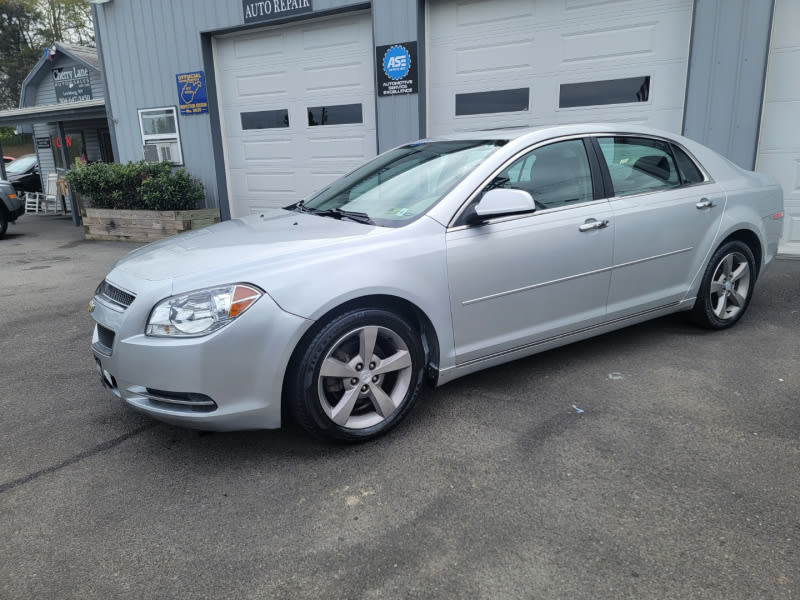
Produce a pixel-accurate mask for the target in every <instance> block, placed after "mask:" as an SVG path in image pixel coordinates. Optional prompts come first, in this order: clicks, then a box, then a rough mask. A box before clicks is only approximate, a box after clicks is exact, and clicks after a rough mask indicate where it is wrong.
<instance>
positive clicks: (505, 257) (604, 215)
mask: <svg viewBox="0 0 800 600" xmlns="http://www.w3.org/2000/svg"><path fill="white" fill-rule="evenodd" d="M588 156H589V155H587V152H586V148H585V145H584V141H583V140H582V139H569V140H563V141H558V142H554V143H550V144H546V145H543V146H539V147H536V148H533V149H532V150H530V151H527V152H525V153H523V154H522V155H521V156H519V157H518V158H515V159H512V161H510V163H509V164H508V165H507V166H506V167H505V168H504V169H503V170H502V171H501V172H500V173H499V174H498V175H497V176H495V177H494V178H493V179H492V180H491V181H490V182H489V183H488V184H487V185H486V186H485V188H484V190H483V191H486V190H488V189H491V188H493V187H501V186H502V187H509V188H516V189H524V190H526V191H528V192H530V193H531V195H532V196H533V199H534V201H535V202H536V205H537V209H536V210H535V211H534V212H532V213H529V214H523V215H514V216H506V217H501V218H496V219H489V220H488V221H487V222H484V223H477V224H472V225H466V224H464V223H463V221H456V224H455V226H454V227H451V228H450V229H449V230H448V232H447V234H446V236H447V265H448V278H449V284H450V301H451V311H452V316H453V329H454V332H453V333H454V338H455V344H456V362H457V363H458V364H464V363H468V362H470V361H474V360H479V359H480V358H482V357H486V356H489V355H494V354H502V353H506V352H512V351H514V350H517V349H522V348H524V347H525V346H528V345H534V344H536V343H538V342H540V341H544V340H547V339H550V338H553V337H557V336H559V335H562V334H564V333H566V332H570V331H574V330H576V329H581V328H583V327H587V326H591V325H594V324H596V323H599V322H601V321H602V320H603V319H604V317H605V313H606V300H607V297H608V288H609V283H610V266H611V260H612V255H613V239H614V224H613V222H612V220H611V209H610V206H609V204H608V202H607V201H606V200H603V199H601V194H600V193H598V191H597V190H596V189H594V188H593V181H592V174H591V169H590V162H589V158H588ZM480 196H481V193H479V194H477V196H476V197H475V199H474V200H473V206H474V203H477V202H478V201H479V200H480ZM465 212H466V213H468V212H469V209H468V210H467V211H465Z"/></svg>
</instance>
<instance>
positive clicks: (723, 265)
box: [689, 240, 757, 329]
mask: <svg viewBox="0 0 800 600" xmlns="http://www.w3.org/2000/svg"><path fill="white" fill-rule="evenodd" d="M756 275H757V271H756V261H755V258H754V257H753V252H752V250H750V247H749V246H748V245H747V244H745V243H744V242H740V241H738V240H733V241H730V242H727V243H725V244H723V245H722V246H720V247H719V248H718V249H717V251H716V252H714V255H713V256H712V257H711V260H710V261H709V263H708V266H707V267H706V272H705V273H704V274H703V281H702V283H701V284H700V289H699V290H698V292H697V300H696V301H695V304H694V307H693V308H692V310H691V312H690V313H689V318H690V320H691V321H692V322H693V323H695V324H696V325H699V326H701V327H705V328H707V329H725V328H727V327H730V326H731V325H733V324H734V323H736V322H737V321H738V320H739V319H741V318H742V315H744V313H745V311H746V310H747V307H748V306H749V305H750V298H752V296H753V289H754V288H755V283H756Z"/></svg>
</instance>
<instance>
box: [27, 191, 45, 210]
mask: <svg viewBox="0 0 800 600" xmlns="http://www.w3.org/2000/svg"><path fill="white" fill-rule="evenodd" d="M43 202H44V194H43V193H42V192H25V212H26V213H38V212H39V209H40V208H41V209H42V210H44V206H42V203H43Z"/></svg>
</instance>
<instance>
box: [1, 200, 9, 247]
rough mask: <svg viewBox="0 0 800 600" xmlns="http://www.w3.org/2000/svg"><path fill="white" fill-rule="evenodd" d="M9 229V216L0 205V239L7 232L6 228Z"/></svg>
mask: <svg viewBox="0 0 800 600" xmlns="http://www.w3.org/2000/svg"><path fill="white" fill-rule="evenodd" d="M7 229H8V217H6V213H5V212H4V211H3V209H2V207H0V239H2V238H3V236H4V235H5V234H6V230H7Z"/></svg>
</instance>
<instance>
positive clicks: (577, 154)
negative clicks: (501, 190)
mask: <svg viewBox="0 0 800 600" xmlns="http://www.w3.org/2000/svg"><path fill="white" fill-rule="evenodd" d="M491 187H505V188H511V189H517V190H524V191H526V192H528V193H529V194H530V195H531V196H533V199H534V201H535V202H536V205H537V207H539V208H540V209H543V210H545V209H550V208H558V207H560V206H565V205H575V204H581V203H583V202H590V201H592V200H593V199H594V196H593V194H592V176H591V170H590V168H589V160H588V158H587V156H586V149H585V147H584V144H583V140H566V141H563V142H556V143H554V144H548V145H547V146H542V147H540V148H537V149H536V150H533V151H532V152H529V153H527V154H525V155H524V156H522V157H521V158H518V159H517V160H515V161H514V162H513V163H511V164H510V165H509V166H508V167H507V168H506V169H504V170H503V171H502V172H501V173H500V174H499V175H498V176H497V177H495V179H494V180H493V182H492V184H491Z"/></svg>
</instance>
